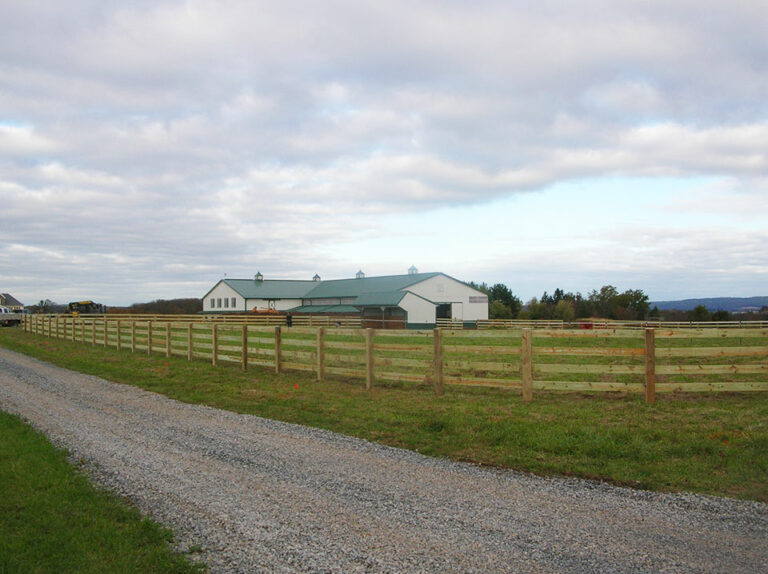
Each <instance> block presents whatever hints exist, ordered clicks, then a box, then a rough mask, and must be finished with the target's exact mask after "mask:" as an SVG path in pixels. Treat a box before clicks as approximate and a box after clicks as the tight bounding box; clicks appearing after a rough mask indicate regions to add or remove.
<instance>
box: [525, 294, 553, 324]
mask: <svg viewBox="0 0 768 574" xmlns="http://www.w3.org/2000/svg"><path fill="white" fill-rule="evenodd" d="M525 310H526V315H527V317H528V318H529V319H533V320H534V321H535V320H539V319H549V314H548V309H547V305H546V303H542V302H539V300H538V299H536V297H534V298H533V299H531V300H530V301H528V302H527V303H526V304H525Z"/></svg>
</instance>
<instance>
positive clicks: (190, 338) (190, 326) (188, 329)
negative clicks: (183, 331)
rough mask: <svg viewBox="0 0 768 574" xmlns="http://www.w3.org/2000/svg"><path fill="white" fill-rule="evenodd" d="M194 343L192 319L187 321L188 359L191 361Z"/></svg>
mask: <svg viewBox="0 0 768 574" xmlns="http://www.w3.org/2000/svg"><path fill="white" fill-rule="evenodd" d="M192 345H193V343H192V321H190V322H189V323H187V361H191V360H192V357H194V351H193V347H192Z"/></svg>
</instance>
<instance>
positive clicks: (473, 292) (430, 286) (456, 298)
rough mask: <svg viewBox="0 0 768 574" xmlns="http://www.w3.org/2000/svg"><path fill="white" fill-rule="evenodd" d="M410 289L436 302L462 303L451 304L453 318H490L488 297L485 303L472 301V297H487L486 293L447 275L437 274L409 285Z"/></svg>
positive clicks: (476, 319)
mask: <svg viewBox="0 0 768 574" xmlns="http://www.w3.org/2000/svg"><path fill="white" fill-rule="evenodd" d="M408 290H409V291H412V292H413V293H416V294H417V295H421V296H422V297H424V298H425V299H429V300H430V301H434V302H435V303H460V304H461V305H452V306H451V307H452V314H453V317H452V319H454V320H459V321H478V320H485V319H488V299H487V298H486V299H485V302H483V303H475V302H470V297H485V293H483V292H481V291H478V290H477V289H473V288H472V287H470V286H468V285H465V284H464V283H462V282H461V281H457V280H456V279H453V278H451V277H448V276H447V275H442V274H440V275H436V276H435V277H431V278H429V279H426V280H424V281H422V282H421V283H417V284H416V285H412V286H410V287H408ZM433 322H434V321H433Z"/></svg>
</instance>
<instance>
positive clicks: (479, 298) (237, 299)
mask: <svg viewBox="0 0 768 574" xmlns="http://www.w3.org/2000/svg"><path fill="white" fill-rule="evenodd" d="M268 309H271V310H275V311H282V312H286V313H291V314H298V313H305V314H313V315H328V314H341V315H358V316H362V318H363V320H364V321H365V320H368V321H370V322H371V323H374V324H375V323H378V324H380V325H386V326H404V327H426V326H434V325H435V323H436V320H437V319H439V318H444V319H452V320H454V321H463V322H469V323H472V322H475V321H477V320H480V319H487V318H488V297H487V296H486V295H485V294H484V293H483V292H482V291H478V290H477V289H475V288H473V287H470V286H469V285H467V284H466V283H462V282H461V281H458V280H457V279H454V278H453V277H449V276H448V275H446V274H444V273H418V272H417V271H416V269H415V268H411V269H410V270H409V272H408V274H407V275H388V276H384V277H365V275H364V274H363V273H362V272H359V273H358V274H357V276H356V277H355V278H354V279H335V280H330V281H321V280H320V277H318V276H317V275H316V276H315V277H314V279H313V280H311V281H289V280H275V279H264V277H263V276H262V275H261V274H260V273H258V274H257V275H256V276H255V277H254V278H253V279H222V280H221V281H219V282H218V283H217V284H216V285H215V286H214V287H213V288H212V289H211V290H210V291H208V293H206V294H205V296H204V297H203V312H204V313H226V312H229V313H232V312H240V313H242V312H248V311H254V310H256V311H265V310H268Z"/></svg>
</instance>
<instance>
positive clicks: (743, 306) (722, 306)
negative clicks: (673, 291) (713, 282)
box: [651, 296, 768, 313]
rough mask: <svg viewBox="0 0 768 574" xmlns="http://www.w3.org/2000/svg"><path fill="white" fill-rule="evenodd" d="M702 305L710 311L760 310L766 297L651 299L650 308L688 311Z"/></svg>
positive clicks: (767, 299) (766, 301)
mask: <svg viewBox="0 0 768 574" xmlns="http://www.w3.org/2000/svg"><path fill="white" fill-rule="evenodd" d="M699 305H704V306H705V307H706V308H707V309H708V310H710V311H728V312H730V313H738V312H739V311H752V310H755V309H757V310H760V308H761V307H765V306H768V296H767V297H710V298H708V299H681V300H680V301H653V302H651V308H653V307H654V306H655V307H658V308H659V310H660V311H670V310H673V309H676V310H677V311H690V310H691V309H693V308H695V307H697V306H699Z"/></svg>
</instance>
